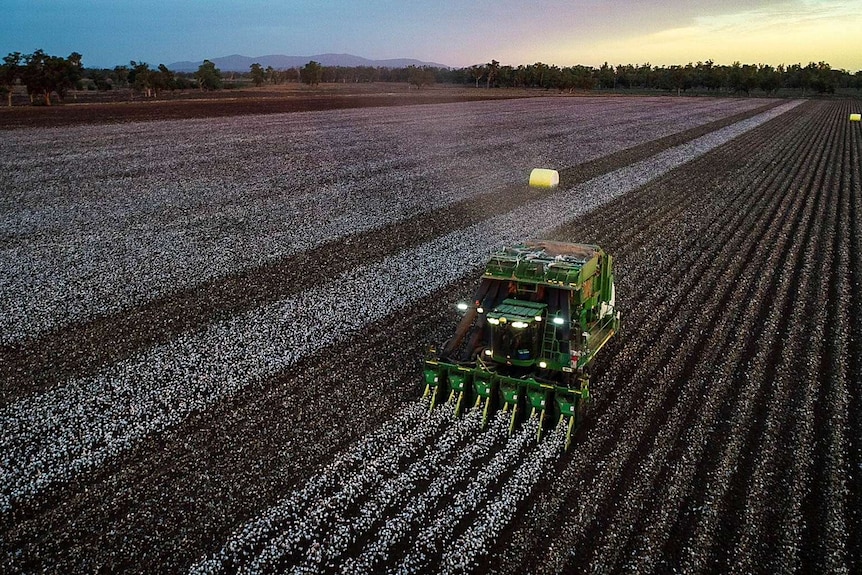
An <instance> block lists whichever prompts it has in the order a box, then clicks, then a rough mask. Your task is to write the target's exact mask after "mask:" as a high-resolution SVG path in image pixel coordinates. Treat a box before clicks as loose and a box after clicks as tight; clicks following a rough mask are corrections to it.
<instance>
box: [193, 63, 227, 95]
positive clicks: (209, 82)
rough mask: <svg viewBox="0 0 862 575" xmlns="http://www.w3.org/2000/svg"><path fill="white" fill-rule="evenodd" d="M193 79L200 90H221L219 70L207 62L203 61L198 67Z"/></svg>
mask: <svg viewBox="0 0 862 575" xmlns="http://www.w3.org/2000/svg"><path fill="white" fill-rule="evenodd" d="M195 79H196V80H197V81H198V87H200V89H201V90H219V89H221V70H219V69H218V68H216V67H215V64H213V63H212V62H210V61H209V60H204V63H203V64H201V65H200V67H199V68H198V71H197V72H195Z"/></svg>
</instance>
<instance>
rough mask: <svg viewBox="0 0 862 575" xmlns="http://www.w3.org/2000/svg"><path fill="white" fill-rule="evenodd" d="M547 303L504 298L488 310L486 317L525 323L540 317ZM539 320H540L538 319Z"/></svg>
mask: <svg viewBox="0 0 862 575" xmlns="http://www.w3.org/2000/svg"><path fill="white" fill-rule="evenodd" d="M546 307H548V306H547V304H544V303H539V302H534V301H524V300H518V299H504V300H503V301H502V302H500V305H498V306H497V307H495V308H494V309H493V310H492V311H490V312H488V318H489V319H492V320H500V321H501V322H518V321H520V322H523V323H525V324H529V323H532V322H534V321H536V318H537V317H538V318H541V317H542V313H543V312H544V311H545V308H546ZM540 321H541V320H540Z"/></svg>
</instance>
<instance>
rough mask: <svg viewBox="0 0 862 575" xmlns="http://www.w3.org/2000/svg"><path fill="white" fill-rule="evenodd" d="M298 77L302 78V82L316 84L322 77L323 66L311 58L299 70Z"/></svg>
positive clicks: (310, 84)
mask: <svg viewBox="0 0 862 575" xmlns="http://www.w3.org/2000/svg"><path fill="white" fill-rule="evenodd" d="M299 77H300V78H302V82H303V83H304V84H308V85H309V86H317V85H318V84H320V81H321V80H322V79H323V66H321V65H320V63H319V62H315V61H314V60H311V61H310V62H309V63H308V64H306V65H305V66H303V67H302V69H301V70H300V71H299Z"/></svg>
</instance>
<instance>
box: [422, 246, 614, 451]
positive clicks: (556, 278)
mask: <svg viewBox="0 0 862 575" xmlns="http://www.w3.org/2000/svg"><path fill="white" fill-rule="evenodd" d="M612 264H613V258H611V256H609V255H608V254H606V253H605V252H604V251H603V250H602V249H601V248H599V247H598V246H594V245H588V244H567V243H561V242H551V241H531V242H527V243H524V244H521V245H516V246H513V247H507V248H503V249H502V250H500V251H497V252H495V253H493V254H492V255H491V257H490V259H489V260H488V263H487V264H486V266H485V272H484V274H483V276H482V281H481V282H480V284H479V287H478V288H477V289H476V293H475V295H474V297H473V301H472V302H471V303H469V304H459V309H461V310H462V311H463V312H464V317H463V318H462V319H461V321H460V322H459V323H458V327H457V328H456V330H455V333H454V334H453V336H452V337H451V338H450V339H449V340H447V342H446V343H445V344H444V345H443V346H442V347H440V348H439V349H438V348H436V347H434V346H432V347H431V348H430V349H429V351H428V356H427V358H426V360H425V370H424V372H425V373H424V375H425V393H424V397H428V396H430V397H431V402H430V403H431V407H430V409H431V410H433V409H434V407H435V406H436V405H438V403H439V402H440V400H441V398H442V397H447V401H448V402H450V403H454V404H455V414H456V415H460V414H461V412H462V410H464V409H465V408H468V407H469V406H470V405H472V406H473V409H482V425H483V427H484V426H485V425H487V422H488V419H489V418H490V416H491V414H492V413H493V412H495V411H497V410H501V409H502V411H504V412H511V416H510V424H509V430H510V432H512V431H513V430H514V429H515V428H516V427H517V425H518V423H519V422H520V420H521V419H522V418H523V416H524V414H528V415H529V417H534V418H538V420H539V426H538V432H537V437H536V439H537V440H539V441H540V440H541V438H542V434H543V431H544V429H545V428H546V427H547V426H549V425H565V426H566V449H568V448H569V445H570V443H571V438H572V432H573V430H574V429H575V427H576V426H577V424H578V423H579V421H580V419H581V418H582V417H583V414H584V410H585V407H586V405H587V403H588V402H589V398H590V391H589V366H590V363H591V362H592V360H593V358H594V357H595V355H596V353H598V351H599V350H600V349H601V348H602V347H603V346H604V345H605V343H607V342H608V340H609V339H610V338H611V337H612V336H613V335H614V334H615V333H616V332H617V331H618V330H619V323H620V320H619V312H618V311H617V310H616V308H615V305H616V301H615V300H616V294H615V290H614V276H613V270H612Z"/></svg>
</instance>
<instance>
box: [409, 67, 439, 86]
mask: <svg viewBox="0 0 862 575" xmlns="http://www.w3.org/2000/svg"><path fill="white" fill-rule="evenodd" d="M435 81H436V77H435V76H434V70H433V69H432V68H429V67H428V66H423V67H421V68H419V67H417V66H407V82H409V83H410V85H411V86H416V88H418V89H421V88H422V86H431V85H433V84H434V82H435Z"/></svg>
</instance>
